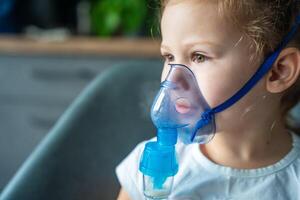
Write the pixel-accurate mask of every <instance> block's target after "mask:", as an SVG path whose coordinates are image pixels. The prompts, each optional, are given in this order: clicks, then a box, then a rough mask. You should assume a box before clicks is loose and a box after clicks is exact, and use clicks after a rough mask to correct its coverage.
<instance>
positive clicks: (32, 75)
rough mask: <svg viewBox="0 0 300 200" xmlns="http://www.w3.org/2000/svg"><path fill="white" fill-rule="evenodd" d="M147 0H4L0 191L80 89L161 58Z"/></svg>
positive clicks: (152, 5)
mask: <svg viewBox="0 0 300 200" xmlns="http://www.w3.org/2000/svg"><path fill="white" fill-rule="evenodd" d="M157 15H158V9H157V5H156V2H155V1H151V0H150V1H146V0H145V1H144V0H0V193H1V190H3V188H4V186H5V185H6V184H7V183H8V181H9V180H10V179H11V178H12V176H13V175H14V173H15V172H16V171H17V169H18V168H19V167H20V166H21V164H22V163H23V162H24V160H25V159H26V158H27V157H28V156H29V154H30V153H31V152H32V150H33V149H34V148H35V147H36V145H37V144H38V143H39V142H40V141H41V139H42V138H44V137H45V135H46V134H47V133H48V131H49V130H50V129H51V127H52V126H53V125H54V123H55V122H56V121H57V119H58V118H59V116H60V115H61V114H62V113H63V112H64V110H65V109H66V108H67V107H68V105H69V104H70V103H71V102H72V101H73V100H74V98H75V97H76V96H77V95H78V94H79V93H80V91H81V90H82V89H83V88H84V87H85V86H86V85H87V84H88V83H89V82H90V81H91V80H92V79H93V78H94V77H95V76H96V75H97V74H100V73H102V72H103V71H104V70H105V69H107V68H109V67H111V66H113V65H116V64H118V63H124V62H130V61H132V60H134V61H137V60H138V61H139V60H140V61H142V62H143V61H154V62H157V63H160V62H161V61H160V56H159V29H158V26H157V24H158V17H157Z"/></svg>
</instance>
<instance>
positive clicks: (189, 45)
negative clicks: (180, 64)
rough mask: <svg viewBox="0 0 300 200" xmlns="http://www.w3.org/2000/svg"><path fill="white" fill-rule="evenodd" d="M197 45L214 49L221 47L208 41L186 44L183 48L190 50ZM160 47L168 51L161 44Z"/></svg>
mask: <svg viewBox="0 0 300 200" xmlns="http://www.w3.org/2000/svg"><path fill="white" fill-rule="evenodd" d="M198 45H206V46H211V47H214V48H220V47H222V45H219V44H217V43H214V42H210V41H199V42H186V43H183V46H185V47H187V48H190V47H193V46H198ZM160 47H161V48H164V49H170V48H169V47H168V46H167V45H165V44H163V43H161V45H160Z"/></svg>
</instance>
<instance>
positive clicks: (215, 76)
mask: <svg viewBox="0 0 300 200" xmlns="http://www.w3.org/2000/svg"><path fill="white" fill-rule="evenodd" d="M253 73H254V72H252V71H251V70H249V71H245V70H243V67H242V66H238V67H228V68H226V67H224V68H221V67H220V70H210V71H209V72H207V73H205V72H202V73H201V74H200V73H196V74H197V81H198V84H199V87H200V90H201V92H202V95H203V96H204V98H205V100H206V101H207V103H208V104H209V106H210V107H211V108H214V107H216V106H218V105H220V104H221V103H223V102H225V101H226V100H227V99H229V98H230V97H232V95H234V94H235V93H236V92H237V91H238V90H239V89H240V88H241V87H243V86H244V84H245V83H246V82H247V81H248V80H249V78H250V77H251V76H252V74H253Z"/></svg>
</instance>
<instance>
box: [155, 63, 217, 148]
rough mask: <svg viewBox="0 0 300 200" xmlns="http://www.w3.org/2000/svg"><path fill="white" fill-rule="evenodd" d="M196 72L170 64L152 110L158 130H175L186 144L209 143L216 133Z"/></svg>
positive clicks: (180, 65) (212, 117) (183, 66)
mask: <svg viewBox="0 0 300 200" xmlns="http://www.w3.org/2000/svg"><path fill="white" fill-rule="evenodd" d="M210 110H211V108H210V107H209V105H208V104H207V102H206V100H205V98H204V97H203V95H202V93H201V90H200V88H199V86H198V83H197V80H196V78H195V76H194V74H193V72H192V71H191V70H190V69H189V68H188V67H187V66H185V65H182V64H170V70H169V72H168V75H167V77H166V79H165V80H164V81H163V82H162V83H161V87H160V91H159V92H158V94H157V96H156V98H155V100H154V103H153V105H152V109H151V118H152V121H153V123H154V125H155V126H156V127H157V128H158V129H164V128H168V129H170V128H173V129H176V130H177V134H178V137H179V139H180V140H181V141H182V142H184V143H185V144H190V143H192V142H197V143H207V142H209V141H210V140H211V139H212V138H213V136H214V133H215V127H216V126H215V120H214V116H213V115H209V114H208V113H207V112H208V111H210Z"/></svg>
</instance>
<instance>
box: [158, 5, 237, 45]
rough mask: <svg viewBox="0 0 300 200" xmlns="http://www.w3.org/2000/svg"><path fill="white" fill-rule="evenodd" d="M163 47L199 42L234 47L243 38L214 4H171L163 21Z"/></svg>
mask: <svg viewBox="0 0 300 200" xmlns="http://www.w3.org/2000/svg"><path fill="white" fill-rule="evenodd" d="M161 33H162V39H163V43H174V42H179V41H180V42H181V43H190V42H192V41H194V40H197V39H202V40H205V41H211V42H214V43H219V44H225V45H226V44H227V45H229V44H231V43H233V42H234V41H237V40H238V39H239V38H240V37H241V34H240V32H239V31H238V30H237V29H235V28H234V27H233V26H232V25H231V24H230V23H228V22H227V21H226V20H225V19H224V17H223V16H222V15H221V14H220V13H219V11H218V5H217V3H216V2H215V1H213V0H211V1H206V0H204V1H201V0H186V1H175V2H174V1H170V2H169V3H168V4H167V5H166V7H165V9H164V13H163V16H162V20H161Z"/></svg>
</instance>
